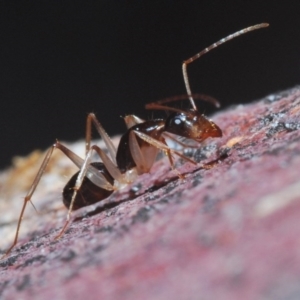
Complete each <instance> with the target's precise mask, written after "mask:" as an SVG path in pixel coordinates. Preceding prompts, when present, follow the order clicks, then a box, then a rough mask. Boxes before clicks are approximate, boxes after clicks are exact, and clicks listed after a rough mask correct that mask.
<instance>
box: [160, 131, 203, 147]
mask: <svg viewBox="0 0 300 300" xmlns="http://www.w3.org/2000/svg"><path fill="white" fill-rule="evenodd" d="M163 135H164V136H165V137H167V138H168V139H170V140H172V141H174V142H175V143H176V144H178V145H180V146H181V147H184V148H199V145H198V144H195V145H189V144H185V143H183V142H181V141H179V140H177V139H176V138H175V137H173V136H171V134H169V133H167V132H164V133H163Z"/></svg>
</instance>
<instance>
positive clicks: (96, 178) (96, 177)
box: [1, 141, 113, 259]
mask: <svg viewBox="0 0 300 300" xmlns="http://www.w3.org/2000/svg"><path fill="white" fill-rule="evenodd" d="M54 149H59V150H61V151H62V152H63V153H64V154H65V155H66V156H67V157H68V158H69V159H70V160H71V161H72V162H73V163H74V164H75V165H77V166H78V167H79V168H81V167H82V166H83V163H84V160H83V159H82V158H80V157H79V156H78V155H76V154H75V153H74V152H72V151H71V150H70V149H68V148H67V147H65V146H63V145H62V144H60V143H59V142H58V141H57V142H56V143H55V144H54V145H52V146H51V148H50V149H49V150H48V152H47V153H46V156H45V158H44V160H43V162H42V164H41V166H40V168H39V170H38V173H37V175H36V177H35V178H34V180H33V182H32V184H31V187H30V189H29V191H28V193H27V195H26V196H25V198H24V203H23V206H22V209H21V213H20V216H19V219H18V224H17V229H16V234H15V238H14V241H13V243H12V245H11V246H10V247H9V249H8V250H7V251H6V252H5V254H4V255H3V256H2V257H1V259H2V258H4V257H6V256H7V255H8V254H9V253H10V252H11V250H12V249H13V248H14V247H15V246H16V244H17V242H18V238H19V233H20V228H21V223H22V220H23V216H24V213H25V209H26V207H27V203H28V202H31V198H32V196H33V194H34V192H35V190H36V188H37V186H38V184H39V182H40V180H41V178H42V175H43V173H44V172H45V170H46V168H47V165H48V164H49V161H50V159H51V156H52V153H53V151H54ZM87 170H88V172H89V179H90V180H91V181H92V182H93V183H95V184H96V185H98V186H100V187H103V188H105V189H107V190H112V189H113V187H112V186H111V185H110V183H109V182H107V180H106V178H105V177H104V176H102V175H101V174H100V173H99V172H98V170H97V169H95V168H94V167H93V166H88V168H87ZM101 176H102V177H101ZM65 226H66V225H65Z"/></svg>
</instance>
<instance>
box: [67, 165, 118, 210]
mask: <svg viewBox="0 0 300 300" xmlns="http://www.w3.org/2000/svg"><path fill="white" fill-rule="evenodd" d="M91 165H92V166H93V167H95V168H96V169H98V170H99V172H100V173H101V174H102V175H104V176H105V178H106V179H107V181H108V182H109V183H110V184H111V185H113V183H114V179H113V177H112V176H111V175H110V174H109V173H108V171H107V170H106V168H105V166H104V164H103V163H101V162H94V163H91ZM78 174H79V171H78V172H77V173H75V174H74V175H73V176H72V177H71V179H70V180H69V181H68V183H67V184H66V186H65V187H64V189H63V193H62V195H63V203H64V205H65V206H66V207H67V208H69V207H70V204H71V200H72V196H73V194H74V186H75V182H76V179H77V177H78ZM112 193H113V190H111V191H109V190H106V189H103V188H100V187H99V186H97V185H95V184H94V183H93V182H91V181H90V180H89V179H88V178H87V177H84V179H83V182H82V184H81V186H80V188H79V190H78V191H77V195H76V197H75V201H74V206H73V210H76V209H79V208H81V207H84V206H88V205H91V204H94V203H97V202H99V201H101V200H103V199H106V198H107V197H108V196H110V195H111V194H112Z"/></svg>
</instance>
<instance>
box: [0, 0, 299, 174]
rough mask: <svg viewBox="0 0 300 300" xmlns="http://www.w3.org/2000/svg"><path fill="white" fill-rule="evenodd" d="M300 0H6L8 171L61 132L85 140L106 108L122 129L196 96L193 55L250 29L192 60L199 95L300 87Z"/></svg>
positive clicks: (251, 94) (0, 111)
mask: <svg viewBox="0 0 300 300" xmlns="http://www.w3.org/2000/svg"><path fill="white" fill-rule="evenodd" d="M299 14H300V2H297V1H285V2H283V1H278V2H275V1H254V0H253V1H224V0H223V1H176V2H175V1H174V2H173V1H3V2H1V4H0V23H1V30H0V38H1V47H0V66H1V67H0V77H1V79H0V97H1V98H0V120H1V130H0V141H1V146H0V149H1V151H0V168H1V169H2V168H4V167H7V166H9V165H10V164H11V158H12V157H13V156H16V155H26V154H28V153H29V152H30V151H32V150H33V149H36V148H40V149H45V148H47V147H48V146H50V145H51V144H52V143H53V142H54V141H55V139H56V138H57V139H59V140H61V141H75V140H77V139H79V138H83V137H84V133H85V121H86V116H87V114H88V113H89V112H95V113H96V114H97V117H98V118H99V120H100V121H101V122H102V124H103V126H104V127H105V129H106V130H107V132H108V133H109V134H110V135H115V134H118V133H122V132H124V131H125V126H124V124H123V120H122V119H121V118H120V116H124V115H126V114H130V113H134V114H137V115H139V116H140V117H143V118H150V117H151V116H152V115H153V112H150V111H146V110H145V109H144V105H145V104H146V103H148V102H152V101H155V100H159V99H162V98H165V97H169V96H172V95H179V94H184V93H185V87H184V84H183V79H182V73H181V63H182V61H183V60H184V59H187V58H189V57H190V56H192V55H194V54H195V53H196V52H198V51H200V50H202V49H203V48H205V47H207V46H208V45H210V44H212V43H214V42H216V41H217V40H219V39H220V38H223V37H225V36H227V35H228V34H230V33H233V32H235V31H237V30H240V29H242V28H244V27H248V26H250V25H254V24H257V23H261V22H269V23H270V27H269V28H267V29H261V30H259V31H255V32H252V33H249V34H246V35H244V36H242V37H239V38H237V39H235V40H233V41H231V42H229V43H227V44H225V45H222V46H221V47H219V48H218V49H215V50H213V51H212V52H210V53H209V54H207V55H205V56H203V58H201V59H200V60H198V61H197V62H195V63H193V65H191V66H189V68H188V71H189V77H190V80H191V85H192V91H193V92H195V93H196V92H198V93H205V94H209V95H211V96H214V97H216V98H217V99H218V100H219V101H220V102H221V103H222V107H227V106H229V105H232V104H236V103H247V102H251V101H253V100H256V99H259V98H261V97H264V96H266V95H268V94H271V93H274V92H276V91H279V90H282V89H287V88H289V87H293V86H295V85H296V84H299V81H300V80H299V79H300V41H299V40H300V18H299ZM198 107H199V108H201V107H202V103H200V102H199V104H198Z"/></svg>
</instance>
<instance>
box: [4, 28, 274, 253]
mask: <svg viewBox="0 0 300 300" xmlns="http://www.w3.org/2000/svg"><path fill="white" fill-rule="evenodd" d="M268 26H269V24H267V23H261V24H257V25H253V26H250V27H247V28H244V29H242V30H239V31H237V32H235V33H233V34H231V35H229V36H227V37H225V38H222V39H221V40H219V41H218V42H216V43H214V44H212V45H210V46H209V47H207V48H205V49H204V50H202V51H201V52H199V53H197V54H196V55H194V56H192V57H191V58H189V59H187V60H185V61H184V62H183V64H182V72H183V79H184V83H185V87H186V91H187V95H184V96H178V97H173V98H168V99H165V100H162V101H159V102H153V103H150V104H147V105H146V109H151V110H165V111H170V112H171V113H170V114H169V116H168V117H167V118H166V119H153V120H149V121H145V120H142V119H140V118H139V117H137V116H135V115H128V116H126V117H125V118H124V120H125V123H126V126H127V131H126V132H125V133H124V134H123V135H122V137H121V139H120V142H119V146H118V148H117V149H116V148H115V146H114V144H113V143H112V141H111V139H110V137H109V136H108V134H107V133H106V132H105V130H104V128H103V127H102V125H101V124H100V122H99V121H98V120H97V118H96V116H95V115H94V114H93V113H90V114H89V115H88V117H87V123H86V124H87V125H86V144H85V145H86V155H85V158H84V159H82V158H80V157H79V156H78V155H76V154H75V153H74V152H72V151H71V150H70V149H68V148H67V147H65V146H64V145H62V144H61V143H60V142H59V141H56V143H55V144H53V145H52V147H51V148H50V149H49V150H48V152H47V154H46V156H45V158H44V160H43V162H42V164H41V166H40V168H39V170H38V173H37V175H36V177H35V179H34V181H33V183H32V185H31V187H30V189H29V191H28V193H27V195H26V196H25V198H24V203H23V206H22V210H21V213H20V216H19V219H18V224H17V229H16V233H15V238H14V241H13V243H12V245H11V246H10V248H9V249H8V250H7V251H6V253H5V254H4V256H3V257H5V256H7V255H8V254H9V253H10V252H11V250H12V249H13V248H14V247H15V245H16V244H17V242H18V236H19V232H20V227H21V222H22V218H23V215H24V212H25V209H26V206H27V203H28V202H31V198H32V196H33V194H34V192H35V190H36V188H37V186H38V184H39V181H40V179H41V177H42V174H43V173H44V171H45V169H46V167H47V165H48V163H49V161H50V159H51V155H52V153H53V151H54V149H59V150H60V151H62V152H63V153H64V154H65V155H66V156H67V157H68V158H69V159H70V160H71V161H72V162H73V163H74V164H75V165H76V166H77V167H78V168H79V169H80V171H78V172H77V173H76V174H74V175H73V176H72V177H71V179H70V180H69V182H68V183H67V184H66V186H65V188H64V189H63V193H62V194H63V203H64V205H65V206H66V207H67V208H68V214H67V220H66V222H65V225H64V226H63V228H62V229H61V231H60V232H59V234H58V235H57V236H56V239H58V238H60V237H61V236H62V235H63V233H64V231H65V230H66V228H67V226H68V224H69V222H70V217H71V213H72V211H73V210H76V209H79V208H82V207H84V206H87V205H90V204H94V203H96V202H99V201H101V200H104V199H106V198H108V197H109V196H110V195H111V194H112V193H113V192H114V191H116V190H119V189H121V188H122V187H124V186H126V185H128V184H130V183H132V182H134V180H135V179H136V178H137V176H139V175H142V174H144V173H148V172H149V171H150V169H151V167H152V166H153V164H154V162H155V160H156V157H157V154H158V151H160V150H161V151H163V152H164V153H165V154H166V155H167V157H168V159H169V163H170V165H171V168H172V169H173V170H174V171H177V170H176V169H175V166H174V162H173V157H172V154H173V155H177V156H179V157H181V158H183V159H184V160H186V161H189V162H190V163H192V164H195V165H197V163H196V162H195V161H193V160H192V159H190V158H188V157H186V156H184V155H183V154H181V153H180V152H178V151H176V150H174V149H172V148H170V147H169V146H168V145H167V143H166V141H165V137H167V138H170V139H173V140H175V142H177V143H179V144H181V145H183V146H185V147H186V146H187V145H185V144H184V143H181V142H180V141H178V140H176V138H174V136H173V135H175V136H179V137H183V138H187V139H191V140H193V141H195V142H197V143H200V142H202V141H204V140H205V139H207V138H208V137H221V136H222V130H221V129H220V128H219V127H218V126H217V125H216V124H215V123H214V122H213V121H211V120H209V119H207V118H206V117H205V116H204V115H203V114H201V113H200V112H199V111H198V109H197V107H196V105H195V102H194V98H201V99H202V100H205V101H208V102H211V103H213V104H214V105H215V106H217V107H218V106H219V103H218V102H217V101H216V100H215V99H213V98H212V97H209V96H205V95H193V94H192V92H191V88H190V84H189V79H188V75H187V65H188V64H190V63H192V62H193V61H195V60H196V59H198V58H199V57H201V56H202V55H204V54H205V53H207V52H209V51H210V50H212V49H214V48H217V47H218V46H220V45H221V44H223V43H225V42H227V41H229V40H232V39H233V38H235V37H238V36H240V35H242V34H245V33H247V32H250V31H253V30H256V29H260V28H264V27H268ZM187 98H188V99H189V101H190V104H191V106H192V107H191V108H190V109H189V110H187V111H186V110H182V109H177V108H174V107H170V106H167V105H165V103H167V102H171V101H176V100H182V99H187ZM92 124H93V125H94V126H95V128H96V130H97V131H98V133H99V134H100V136H101V138H102V139H103V141H104V143H105V145H106V147H107V151H108V154H109V155H107V154H106V153H105V152H104V151H103V150H102V149H101V148H100V147H98V146H97V145H91V132H92ZM94 152H96V154H97V155H98V156H99V157H100V158H101V160H102V162H91V159H92V155H93V154H94ZM177 175H178V176H179V177H180V178H183V175H181V174H180V173H179V172H178V171H177ZM31 203H32V202H31ZM32 205H33V204H32ZM3 257H2V258H3Z"/></svg>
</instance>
